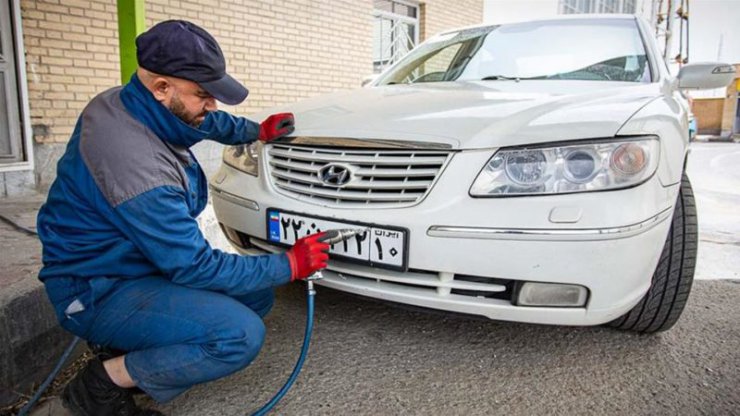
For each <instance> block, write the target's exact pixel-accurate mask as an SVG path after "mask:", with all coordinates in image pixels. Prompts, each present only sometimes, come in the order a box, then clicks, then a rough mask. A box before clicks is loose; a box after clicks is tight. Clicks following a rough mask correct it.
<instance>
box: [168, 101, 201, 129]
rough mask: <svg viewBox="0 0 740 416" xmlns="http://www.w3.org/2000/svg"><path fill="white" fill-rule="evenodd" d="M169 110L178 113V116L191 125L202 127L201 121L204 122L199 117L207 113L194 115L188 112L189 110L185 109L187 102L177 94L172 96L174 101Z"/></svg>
mask: <svg viewBox="0 0 740 416" xmlns="http://www.w3.org/2000/svg"><path fill="white" fill-rule="evenodd" d="M169 110H170V112H171V113H172V114H174V115H176V116H177V118H179V119H180V120H182V121H183V122H185V124H187V125H189V126H192V127H195V128H198V127H200V125H201V123H203V120H200V121H199V120H198V118H199V117H200V116H203V115H205V114H197V115H194V116H191V115H190V114H188V111H187V110H186V109H185V104H183V103H182V101H180V97H178V96H177V95H174V96H173V97H172V102H171V103H170V107H169Z"/></svg>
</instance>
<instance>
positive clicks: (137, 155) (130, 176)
mask: <svg viewBox="0 0 740 416" xmlns="http://www.w3.org/2000/svg"><path fill="white" fill-rule="evenodd" d="M120 90H121V87H118V88H113V89H110V90H108V91H106V92H103V93H102V94H100V95H98V96H97V97H95V98H94V99H93V100H92V101H91V102H90V104H88V106H87V107H86V108H85V110H84V111H83V112H82V130H81V131H80V154H81V155H82V159H83V160H84V162H85V165H86V166H87V168H88V170H89V171H90V174H91V175H92V177H93V179H94V180H95V183H96V184H97V185H98V188H100V191H101V192H102V193H103V196H104V197H105V199H106V200H107V201H108V203H109V204H111V206H113V207H116V206H118V205H120V204H121V203H123V202H125V201H127V200H129V199H131V198H134V197H136V196H137V195H140V194H142V193H144V192H147V191H149V190H152V189H154V188H156V187H159V186H165V185H173V186H177V187H180V188H183V189H187V186H188V183H187V174H186V173H185V170H184V169H183V166H182V162H180V161H179V160H178V157H177V156H176V154H175V153H173V150H172V149H170V148H169V147H168V146H167V145H166V144H165V143H164V142H163V141H162V140H161V139H159V138H158V137H157V136H156V135H155V134H154V133H153V132H152V131H151V130H150V129H148V128H147V127H146V126H145V125H144V124H142V123H141V122H139V121H138V120H136V119H135V118H133V117H132V116H131V115H130V114H129V113H128V112H127V111H126V108H125V107H124V106H123V103H122V102H121V99H120V96H119V93H120Z"/></svg>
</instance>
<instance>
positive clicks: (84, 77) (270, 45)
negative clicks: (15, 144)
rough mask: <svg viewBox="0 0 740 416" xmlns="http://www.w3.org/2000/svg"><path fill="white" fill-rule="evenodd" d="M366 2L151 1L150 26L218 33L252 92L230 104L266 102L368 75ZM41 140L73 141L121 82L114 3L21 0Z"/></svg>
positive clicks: (246, 108) (249, 107)
mask: <svg viewBox="0 0 740 416" xmlns="http://www.w3.org/2000/svg"><path fill="white" fill-rule="evenodd" d="M371 15H372V4H371V2H369V1H367V2H363V1H356V0H343V1H341V0H313V1H309V0H303V1H290V0H285V1H280V0H274V1H246V2H245V1H240V0H231V1H229V0H201V1H196V0H188V1H184V0H183V1H180V0H148V1H147V2H146V18H147V19H146V20H147V26H151V25H153V24H154V23H157V22H159V21H162V20H166V19H178V18H179V19H187V20H191V21H193V22H195V23H196V24H198V25H201V26H203V27H204V28H205V29H206V30H208V31H209V32H210V33H211V34H213V35H214V36H215V37H216V39H218V41H219V43H220V45H221V47H222V49H223V50H224V54H225V55H226V62H227V70H228V71H229V72H230V73H231V74H232V75H233V76H234V77H236V78H237V79H239V80H240V81H242V82H243V83H244V84H245V85H247V87H248V88H249V89H250V96H249V98H248V100H247V101H246V102H245V103H244V104H242V105H240V106H238V107H236V108H227V109H228V110H230V111H232V112H234V113H237V114H243V115H248V114H249V113H252V112H254V111H256V110H260V109H262V108H265V107H269V106H272V105H278V104H282V103H286V102H292V101H295V100H298V99H301V98H306V97H310V96H314V95H318V94H322V93H326V92H330V91H336V90H340V89H349V88H355V87H358V86H359V85H360V82H361V80H362V78H363V77H364V76H365V75H367V74H369V73H371V72H372V57H371V42H372V37H371V23H372V18H371ZM21 16H22V22H23V32H24V43H25V47H26V59H27V65H26V66H27V68H26V69H27V73H28V84H29V85H28V87H29V100H30V107H31V119H32V120H31V121H32V124H33V125H34V139H35V140H36V142H37V143H63V142H66V141H67V140H68V139H69V136H70V134H71V133H72V130H73V129H74V124H75V122H76V119H77V116H78V115H79V113H80V111H82V109H83V108H84V106H85V105H86V104H87V102H88V101H89V100H90V99H91V98H92V97H93V96H95V95H96V94H97V93H99V92H101V91H104V90H106V89H108V88H110V87H112V86H115V85H118V84H119V83H120V81H119V80H120V77H119V58H118V32H117V19H116V1H115V0H63V1H60V0H22V1H21Z"/></svg>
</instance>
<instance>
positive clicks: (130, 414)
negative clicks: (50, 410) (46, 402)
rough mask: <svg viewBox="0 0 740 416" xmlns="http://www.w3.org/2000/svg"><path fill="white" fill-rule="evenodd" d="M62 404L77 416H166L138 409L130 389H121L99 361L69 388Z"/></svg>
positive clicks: (92, 362)
mask: <svg viewBox="0 0 740 416" xmlns="http://www.w3.org/2000/svg"><path fill="white" fill-rule="evenodd" d="M62 403H63V404H64V407H66V408H67V409H69V410H70V411H71V412H72V414H74V415H75V416H108V415H110V416H163V414H162V413H160V412H158V411H156V410H150V409H142V408H140V407H138V406H137V405H136V403H135V402H134V398H133V396H132V395H131V392H130V391H129V389H124V388H122V387H118V386H117V385H116V384H115V383H114V382H113V381H112V380H111V379H110V377H109V376H108V373H107V372H106V371H105V368H104V367H103V363H102V362H101V361H100V360H98V359H92V360H90V362H88V364H87V367H85V368H84V369H83V370H82V371H81V372H80V373H79V374H77V376H76V377H75V378H74V379H72V381H70V382H69V384H67V387H65V388H64V392H63V393H62Z"/></svg>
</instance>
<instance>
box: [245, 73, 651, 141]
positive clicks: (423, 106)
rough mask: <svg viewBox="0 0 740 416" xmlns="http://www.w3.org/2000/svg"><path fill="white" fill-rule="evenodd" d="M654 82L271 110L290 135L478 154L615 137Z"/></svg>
mask: <svg viewBox="0 0 740 416" xmlns="http://www.w3.org/2000/svg"><path fill="white" fill-rule="evenodd" d="M659 95H660V88H659V86H658V85H657V84H639V83H625V82H605V81H602V82H597V81H520V82H516V81H475V82H440V83H429V84H415V85H389V86H381V87H370V88H361V89H357V90H352V91H345V92H339V93H334V94H329V95H325V96H320V97H316V98H312V99H307V100H304V101H301V102H297V103H293V104H290V105H285V106H282V107H281V108H279V109H271V110H270V111H267V112H265V113H264V114H261V115H258V116H262V117H264V116H266V115H267V114H268V113H270V112H275V111H292V112H293V113H294V114H295V116H296V131H295V133H294V136H312V137H343V138H347V137H348V138H361V139H381V140H405V141H418V142H427V143H440V144H446V145H449V146H451V147H452V148H455V149H476V148H490V147H501V146H512V145H521V144H534V143H544V142H551V141H561V140H576V139H587V138H603V137H613V136H614V135H615V134H616V133H617V132H618V130H619V128H620V127H621V126H622V125H623V124H624V123H625V122H626V121H627V120H628V119H629V118H630V117H631V116H632V115H633V114H635V113H636V112H637V111H638V110H639V109H640V108H641V107H642V106H644V105H645V104H647V103H648V102H650V101H651V100H652V99H654V98H655V97H657V96H659Z"/></svg>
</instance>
